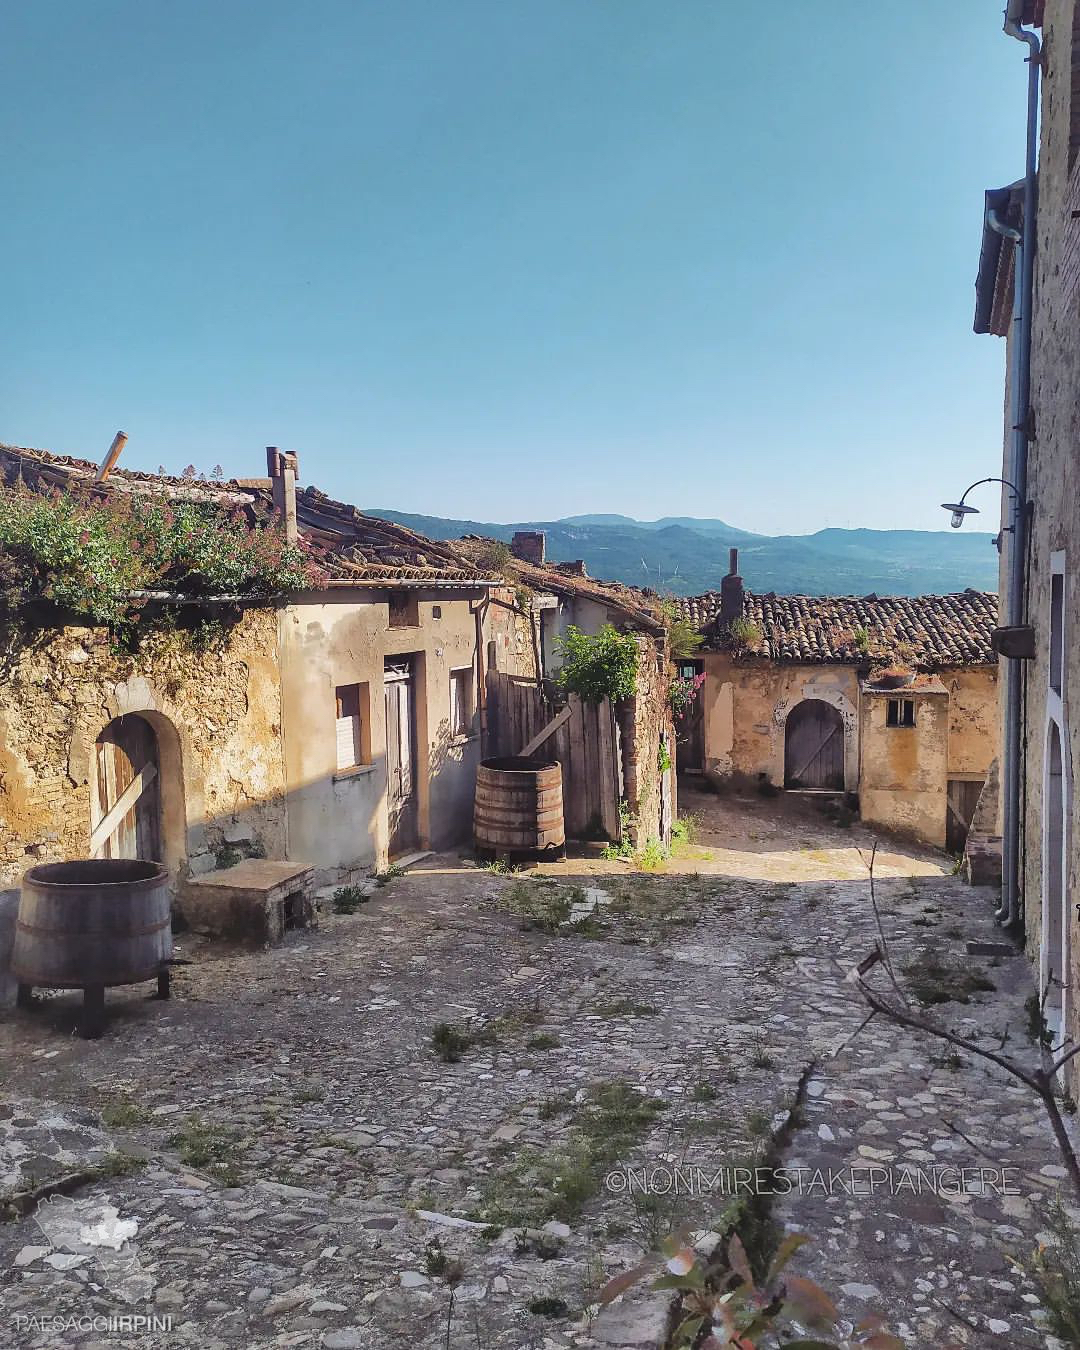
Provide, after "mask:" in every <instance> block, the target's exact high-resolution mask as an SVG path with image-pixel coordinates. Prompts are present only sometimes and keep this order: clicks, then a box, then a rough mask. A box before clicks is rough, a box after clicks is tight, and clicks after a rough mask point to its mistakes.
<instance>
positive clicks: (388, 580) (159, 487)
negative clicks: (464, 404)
mask: <svg viewBox="0 0 1080 1350" xmlns="http://www.w3.org/2000/svg"><path fill="white" fill-rule="evenodd" d="M97 472H98V466H97V465H96V464H94V463H93V462H91V461H90V460H83V459H75V458H73V457H72V456H70V455H54V454H51V453H50V452H49V451H46V450H31V449H26V448H24V447H20V446H11V445H0V479H2V481H3V482H4V483H5V484H7V485H8V486H9V487H11V486H15V485H16V484H17V483H22V484H23V485H24V486H25V487H27V488H29V489H30V490H31V491H35V492H49V491H51V490H53V489H59V490H60V491H68V490H70V489H71V488H72V487H74V486H76V485H82V486H84V487H86V488H89V489H91V490H95V491H99V492H129V493H152V494H154V495H165V496H168V497H172V498H174V499H176V500H183V501H194V502H205V503H206V504H207V506H217V507H220V508H222V509H225V510H229V511H235V510H237V509H239V510H241V511H242V512H243V513H244V516H245V518H246V519H247V521H248V523H249V525H250V526H251V527H252V528H256V527H258V526H267V525H270V524H272V523H273V522H274V520H275V519H276V513H275V510H274V504H273V498H272V493H271V486H270V479H269V478H233V479H228V480H225V479H222V480H217V479H206V478H196V477H194V476H188V477H180V478H175V477H171V476H170V475H168V474H151V473H143V472H141V471H139V470H137V469H120V468H116V469H113V470H112V472H111V473H110V474H109V477H108V479H107V481H106V482H105V483H103V484H99V485H97V486H96V487H95V478H96V475H97ZM296 517H297V525H298V528H299V534H300V538H299V542H300V545H301V547H303V548H304V549H305V551H306V552H308V553H309V554H310V555H311V557H312V559H313V560H314V561H315V562H317V563H318V564H319V566H320V567H321V568H322V569H323V571H324V572H325V573H326V575H327V577H328V578H329V579H330V581H331V582H334V583H337V584H347V583H354V584H356V585H357V586H364V587H368V586H378V587H389V586H403V585H417V586H420V585H426V586H440V587H446V586H463V587H468V588H476V587H478V586H491V585H496V584H498V578H497V577H495V576H493V575H492V574H491V573H490V572H485V570H484V569H483V568H479V567H478V566H477V564H476V562H475V561H474V560H472V559H470V558H469V557H467V556H466V555H465V554H464V553H462V552H459V551H458V550H456V549H455V548H454V546H453V545H451V544H447V543H442V542H436V541H435V540H432V539H426V538H424V536H423V535H420V534H417V533H415V531H413V530H410V529H407V528H406V527H405V526H404V525H395V524H391V523H390V522H389V521H385V520H380V519H378V518H377V517H375V516H366V515H364V513H363V512H362V511H359V510H357V508H356V507H355V506H349V505H348V504H347V503H345V502H338V501H335V500H334V499H333V498H332V497H328V496H327V495H326V493H324V492H320V491H319V489H318V488H314V487H308V488H301V489H297V492H296Z"/></svg>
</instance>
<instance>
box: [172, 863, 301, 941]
mask: <svg viewBox="0 0 1080 1350" xmlns="http://www.w3.org/2000/svg"><path fill="white" fill-rule="evenodd" d="M177 908H178V909H179V910H180V913H181V914H182V915H183V917H184V920H185V922H186V923H187V924H188V926H189V927H190V928H191V929H193V930H194V931H195V932H196V933H207V934H209V935H210V936H212V937H221V938H227V939H229V940H231V941H234V942H253V943H259V944H262V945H269V944H272V943H275V942H280V941H281V939H282V938H283V937H284V935H285V930H286V929H287V928H314V927H316V926H317V923H318V910H317V907H316V904H315V874H314V869H313V868H310V867H303V866H299V865H297V864H296V863H287V862H272V861H269V860H268V859H265V858H247V859H245V860H244V862H241V863H237V865H236V866H235V867H224V868H221V869H219V870H218V871H211V872H206V873H203V874H200V875H198V876H195V877H192V878H191V879H190V880H189V881H187V882H186V883H185V884H184V886H183V888H182V891H181V894H180V896H179V897H178V901H177Z"/></svg>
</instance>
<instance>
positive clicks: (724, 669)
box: [701, 652, 859, 792]
mask: <svg viewBox="0 0 1080 1350" xmlns="http://www.w3.org/2000/svg"><path fill="white" fill-rule="evenodd" d="M703 659H704V663H705V685H704V688H703V690H702V695H701V697H702V698H703V699H704V715H705V767H706V772H708V773H713V774H716V775H718V776H719V777H722V778H726V777H730V776H731V775H733V774H736V775H738V774H743V775H747V776H749V777H752V778H757V777H758V776H759V775H761V774H764V775H765V777H766V778H767V779H768V780H769V781H770V782H771V783H775V784H776V785H777V786H783V783H784V742H785V735H786V730H787V719H788V714H789V713H790V712H791V710H792V709H793V708H794V707H795V706H796V705H797V704H799V703H801V702H802V701H803V700H804V699H820V700H821V701H822V702H825V703H829V704H831V705H832V706H833V707H835V708H837V709H838V711H839V712H840V715H841V717H842V718H843V721H844V783H845V787H846V788H847V790H848V791H849V792H854V791H857V789H858V782H859V728H858V713H857V708H858V700H859V682H858V678H857V676H856V674H855V671H854V670H853V669H852V668H851V667H849V666H796V665H780V664H777V663H775V662H767V661H755V660H753V659H749V660H747V661H745V662H743V661H736V660H733V659H732V658H731V656H729V655H728V654H727V653H726V652H706V653H705V654H704V658H703Z"/></svg>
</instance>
